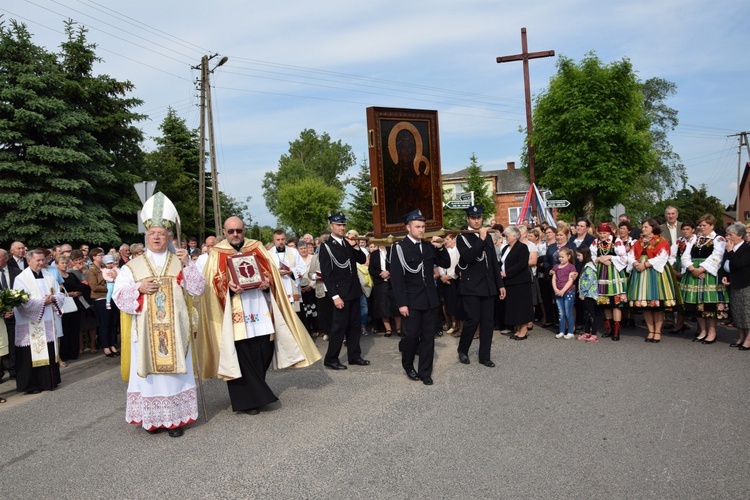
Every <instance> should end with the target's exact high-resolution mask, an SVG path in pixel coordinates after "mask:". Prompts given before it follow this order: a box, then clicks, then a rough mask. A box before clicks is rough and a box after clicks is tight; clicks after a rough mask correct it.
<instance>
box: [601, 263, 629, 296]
mask: <svg viewBox="0 0 750 500" xmlns="http://www.w3.org/2000/svg"><path fill="white" fill-rule="evenodd" d="M596 271H597V275H598V284H597V291H598V292H599V300H598V301H597V303H598V304H599V305H600V306H605V307H624V306H626V305H627V303H628V295H627V290H628V277H627V275H626V274H625V270H624V269H623V270H622V271H618V270H617V268H616V267H615V266H614V264H610V265H608V266H607V265H605V264H602V263H601V262H600V263H598V264H597V265H596Z"/></svg>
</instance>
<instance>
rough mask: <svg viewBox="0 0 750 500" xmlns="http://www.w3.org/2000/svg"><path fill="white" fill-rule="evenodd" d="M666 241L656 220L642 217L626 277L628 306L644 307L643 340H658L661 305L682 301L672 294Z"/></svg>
mask: <svg viewBox="0 0 750 500" xmlns="http://www.w3.org/2000/svg"><path fill="white" fill-rule="evenodd" d="M669 252H670V247H669V242H668V241H667V240H666V238H663V237H662V236H661V229H660V228H659V223H658V222H656V220H654V219H648V220H645V221H643V225H642V226H641V237H640V239H638V241H636V242H635V243H634V244H633V247H632V248H631V250H630V253H629V254H628V262H629V263H630V264H631V265H632V267H633V272H632V273H631V274H630V280H629V281H628V301H629V302H630V307H636V308H641V309H643V319H644V320H646V326H647V327H648V336H647V337H646V339H645V341H646V342H652V343H654V344H657V343H659V342H660V341H661V327H662V324H664V308H665V307H674V306H675V305H677V304H678V303H681V300H680V296H679V294H675V283H674V277H673V274H672V271H671V269H670V268H669V267H668V266H667V263H668V261H669Z"/></svg>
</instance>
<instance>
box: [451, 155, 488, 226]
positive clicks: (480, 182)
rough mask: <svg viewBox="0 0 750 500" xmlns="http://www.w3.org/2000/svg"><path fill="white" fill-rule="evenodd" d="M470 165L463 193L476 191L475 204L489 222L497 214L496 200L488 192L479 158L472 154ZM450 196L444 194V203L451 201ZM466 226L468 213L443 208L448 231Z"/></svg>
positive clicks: (467, 169)
mask: <svg viewBox="0 0 750 500" xmlns="http://www.w3.org/2000/svg"><path fill="white" fill-rule="evenodd" d="M469 160H470V162H471V163H469V165H468V166H467V167H466V182H464V183H463V190H462V191H463V192H464V193H468V192H470V191H474V204H475V205H481V206H482V209H483V210H484V213H485V217H486V219H487V221H489V219H492V218H493V217H494V214H495V199H494V196H493V194H494V193H491V192H489V191H488V190H487V183H486V182H487V179H486V178H485V177H484V174H483V172H482V169H483V167H482V165H480V164H479V162H478V160H477V157H476V155H475V154H474V153H471V157H470V158H469ZM449 198H450V196H449V195H446V194H445V193H443V199H444V201H450V199H449ZM465 224H466V212H465V211H464V210H454V209H450V208H447V207H443V226H444V227H445V228H446V229H459V228H460V227H462V226H464V225H465Z"/></svg>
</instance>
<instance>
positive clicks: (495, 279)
mask: <svg viewBox="0 0 750 500" xmlns="http://www.w3.org/2000/svg"><path fill="white" fill-rule="evenodd" d="M483 214H484V210H483V208H482V206H481V205H476V206H473V207H470V208H469V209H467V210H466V223H467V225H468V226H469V229H473V230H475V231H477V232H476V233H474V234H461V235H459V236H458V237H457V238H456V247H457V248H458V255H459V259H458V266H457V267H458V269H459V271H460V273H461V280H460V282H459V294H460V295H461V299H462V302H463V307H464V313H465V316H466V320H465V321H464V328H463V330H462V331H461V340H460V341H459V342H458V360H459V361H460V362H461V363H463V364H465V365H468V364H469V347H471V341H472V339H473V338H474V333H476V331H477V326H479V362H480V363H481V364H483V365H484V366H487V367H489V368H492V367H494V366H495V363H493V362H492V360H491V359H490V351H491V350H492V323H493V319H494V315H495V296H497V295H498V293H499V295H500V299H501V300H503V299H505V286H504V285H503V278H502V277H501V276H500V266H499V265H498V262H497V258H496V253H495V247H494V245H493V244H492V238H490V237H488V235H487V231H488V230H489V229H490V228H488V227H482V217H483Z"/></svg>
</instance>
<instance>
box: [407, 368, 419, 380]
mask: <svg viewBox="0 0 750 500" xmlns="http://www.w3.org/2000/svg"><path fill="white" fill-rule="evenodd" d="M406 376H407V377H409V378H410V379H412V380H419V375H417V371H416V370H415V369H414V368H412V369H411V370H408V371H407V372H406Z"/></svg>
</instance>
